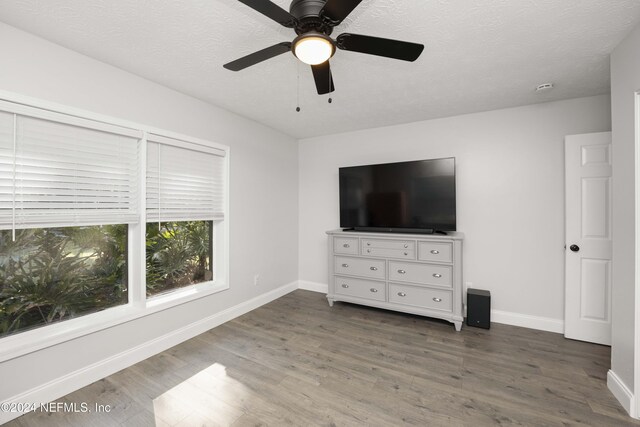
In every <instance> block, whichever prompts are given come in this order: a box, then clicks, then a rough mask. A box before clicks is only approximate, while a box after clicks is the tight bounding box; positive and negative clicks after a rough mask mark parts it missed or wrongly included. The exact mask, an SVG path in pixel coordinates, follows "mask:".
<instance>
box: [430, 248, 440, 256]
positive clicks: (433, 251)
mask: <svg viewBox="0 0 640 427" xmlns="http://www.w3.org/2000/svg"><path fill="white" fill-rule="evenodd" d="M431 253H432V254H434V255H438V254H439V253H440V251H436V250H435V249H434V250H432V251H431Z"/></svg>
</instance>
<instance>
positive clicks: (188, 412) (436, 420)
mask: <svg viewBox="0 0 640 427" xmlns="http://www.w3.org/2000/svg"><path fill="white" fill-rule="evenodd" d="M609 359H610V349H609V348H608V347H604V346H598V345H594V344H587V343H583V342H578V341H571V340H566V339H564V338H563V337H562V336H561V335H558V334H553V333H548V332H540V331H535V330H531V329H525V328H518V327H513V326H506V325H500V324H493V325H492V328H491V330H484V329H477V328H469V327H466V326H464V327H463V330H462V332H460V333H457V332H455V330H454V328H453V325H451V324H449V323H446V322H441V321H437V320H431V319H425V318H421V317H418V316H412V315H405V314H400V313H394V312H389V311H384V310H377V309H372V308H366V307H361V306H357V305H349V304H343V303H336V304H335V305H334V307H333V308H329V306H328V304H327V302H326V299H325V297H324V295H322V294H318V293H313V292H308V291H301V290H298V291H295V292H293V293H291V294H289V295H286V296H284V297H283V298H280V299H278V300H277V301H274V302H272V303H270V304H268V305H266V306H263V307H261V308H259V309H257V310H255V311H253V312H251V313H248V314H246V315H244V316H242V317H239V318H237V319H235V320H233V321H231V322H228V323H226V324H224V325H222V326H220V327H218V328H215V329H213V330H211V331H209V332H206V333H204V334H202V335H200V336H198V337H196V338H193V339H191V340H189V341H187V342H185V343H183V344H180V345H178V346H176V347H173V348H171V349H169V350H167V351H165V352H163V353H161V354H158V355H156V356H154V357H152V358H150V359H147V360H145V361H143V362H141V363H138V364H137V365H135V366H132V367H130V368H128V369H125V370H123V371H121V372H118V373H117V374H115V375H112V376H110V377H108V378H105V379H103V380H101V381H98V382H96V383H94V384H91V385H89V386H87V387H85V388H83V389H81V390H78V391H76V392H74V393H72V394H70V395H68V396H66V397H65V398H64V399H62V400H61V402H69V403H70V402H76V403H81V402H86V403H88V404H89V406H90V407H93V405H94V404H96V403H97V404H100V405H111V406H112V408H113V409H112V410H111V412H109V413H99V414H83V413H73V414H72V413H64V412H62V413H49V414H47V413H37V412H34V413H30V414H27V415H25V416H23V417H21V418H19V419H17V420H14V421H13V422H11V423H9V424H8V425H11V426H47V427H49V426H65V427H66V426H92V427H94V426H113V425H125V426H153V425H157V426H169V425H178V426H190V427H191V426H201V425H207V426H208V425H211V426H217V425H233V426H264V425H269V426H283V425H295V426H300V425H309V426H315V425H326V426H353V425H375V426H397V425H405V424H407V425H420V426H427V425H428V426H431V425H434V426H439V425H445V426H449V425H452V426H458V425H461V426H462V425H464V426H482V425H496V424H506V425H527V426H556V425H558V426H564V425H594V426H622V425H640V422H635V421H634V420H632V419H631V418H629V417H628V416H627V414H626V412H625V411H624V410H623V409H622V408H621V407H620V405H619V404H618V403H617V402H616V400H615V398H614V397H613V396H612V395H611V393H610V392H609V391H608V389H607V386H606V374H607V370H608V369H609Z"/></svg>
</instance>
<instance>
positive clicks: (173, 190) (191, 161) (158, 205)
mask: <svg viewBox="0 0 640 427" xmlns="http://www.w3.org/2000/svg"><path fill="white" fill-rule="evenodd" d="M148 141H149V142H148V145H147V222H167V221H213V220H222V219H224V190H225V161H224V156H225V152H224V151H223V150H218V149H216V148H211V147H207V146H202V145H197V144H192V143H189V142H185V141H180V140H176V139H171V138H166V137H162V136H159V135H149V138H148Z"/></svg>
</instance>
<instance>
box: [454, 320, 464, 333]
mask: <svg viewBox="0 0 640 427" xmlns="http://www.w3.org/2000/svg"><path fill="white" fill-rule="evenodd" d="M453 325H454V326H455V327H456V331H458V332H460V331H461V330H462V322H453Z"/></svg>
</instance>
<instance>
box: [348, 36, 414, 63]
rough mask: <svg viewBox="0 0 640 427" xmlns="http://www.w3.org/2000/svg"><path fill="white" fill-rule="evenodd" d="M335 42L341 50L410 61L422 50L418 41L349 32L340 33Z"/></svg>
mask: <svg viewBox="0 0 640 427" xmlns="http://www.w3.org/2000/svg"><path fill="white" fill-rule="evenodd" d="M336 42H337V43H336V45H337V46H338V48H340V49H343V50H350V51H352V52H360V53H367V54H369V55H377V56H384V57H386V58H393V59H401V60H403V61H410V62H413V61H415V60H416V59H418V57H419V56H420V54H421V53H422V51H423V50H424V45H421V44H418V43H410V42H403V41H400V40H391V39H383V38H380V37H371V36H361V35H359V34H349V33H343V34H340V35H339V36H338V38H337V39H336Z"/></svg>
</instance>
